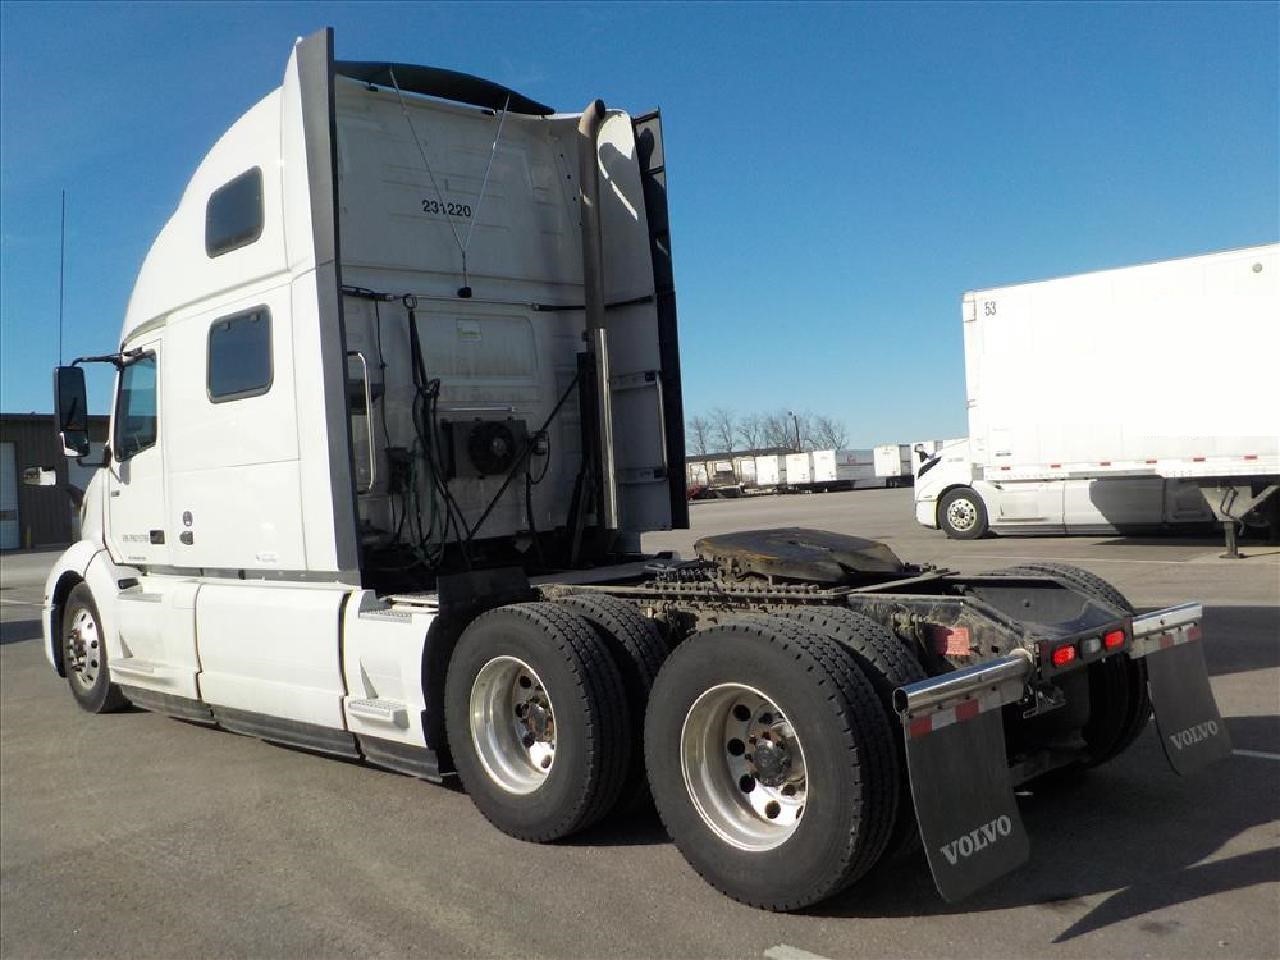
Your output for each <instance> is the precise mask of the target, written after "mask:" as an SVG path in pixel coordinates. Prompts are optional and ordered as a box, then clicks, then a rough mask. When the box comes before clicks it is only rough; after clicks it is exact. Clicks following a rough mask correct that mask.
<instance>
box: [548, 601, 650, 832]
mask: <svg viewBox="0 0 1280 960" xmlns="http://www.w3.org/2000/svg"><path fill="white" fill-rule="evenodd" d="M554 602H555V603H557V604H560V605H561V606H564V607H567V608H569V609H570V610H572V611H573V612H574V613H576V614H578V615H579V616H580V617H582V618H583V619H584V620H586V621H587V622H588V623H590V624H591V626H592V627H594V628H595V630H596V633H597V635H598V636H599V637H600V639H601V641H603V642H604V644H605V647H606V648H607V649H608V651H609V654H610V656H612V657H613V662H614V664H615V665H616V666H617V667H618V672H619V673H620V674H621V676H622V689H623V693H624V694H625V696H626V701H627V713H628V716H629V717H630V718H631V721H632V728H633V730H634V732H635V733H636V734H637V735H638V734H639V733H640V727H641V725H642V724H643V722H644V710H645V706H646V705H647V704H648V703H649V691H650V690H652V689H653V681H654V679H655V678H656V677H657V676H658V670H659V669H661V667H662V661H663V660H665V659H666V658H667V644H666V641H665V640H663V638H662V634H661V633H660V632H659V631H658V627H657V625H656V624H655V623H654V622H653V621H652V620H650V619H648V618H647V617H645V616H644V615H643V614H642V613H640V611H639V610H637V609H636V608H635V606H634V605H633V604H630V603H627V601H625V600H620V599H618V598H617V597H611V596H609V595H608V594H603V593H576V594H570V595H569V596H566V597H559V598H557V599H556V600H555V601H554ZM648 801H649V783H648V780H646V779H645V772H644V751H643V750H641V749H639V746H638V745H637V746H636V747H635V748H634V749H633V750H632V751H631V763H630V766H629V767H628V769H627V776H626V779H625V780H624V781H623V784H622V792H621V794H620V795H619V797H618V807H619V809H620V810H622V811H623V812H624V813H625V812H635V811H636V810H637V809H640V808H643V807H644V806H645V805H646V804H647V803H648Z"/></svg>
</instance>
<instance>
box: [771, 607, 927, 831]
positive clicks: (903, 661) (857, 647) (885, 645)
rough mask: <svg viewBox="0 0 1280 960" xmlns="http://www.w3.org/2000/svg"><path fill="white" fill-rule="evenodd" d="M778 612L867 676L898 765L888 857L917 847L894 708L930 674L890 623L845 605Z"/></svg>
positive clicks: (903, 748) (902, 744)
mask: <svg viewBox="0 0 1280 960" xmlns="http://www.w3.org/2000/svg"><path fill="white" fill-rule="evenodd" d="M778 616H781V617H786V618H787V619H789V620H794V621H796V622H797V623H800V624H802V625H803V626H804V627H805V628H806V629H807V630H811V631H812V632H814V633H817V634H820V635H822V636H824V637H830V638H831V639H832V640H834V641H835V642H836V643H838V644H840V646H842V647H843V648H844V649H845V650H846V651H848V653H849V654H850V655H851V656H852V657H853V659H854V661H855V662H856V663H857V664H858V667H859V668H860V669H861V670H862V673H863V675H864V676H865V677H866V678H867V679H868V680H870V681H871V686H872V687H873V688H874V689H875V692H876V697H877V698H878V699H879V700H880V706H881V708H882V709H883V711H884V716H885V721H886V723H887V724H888V726H889V729H890V730H891V731H892V735H893V742H894V745H895V747H896V748H897V749H896V754H897V758H898V766H899V771H900V773H899V777H900V783H899V787H898V810H897V815H896V817H895V819H894V823H893V830H892V832H891V833H890V834H889V845H888V848H887V849H886V851H885V852H886V854H887V855H888V856H896V855H898V854H900V853H906V852H909V851H911V850H914V849H916V848H917V847H918V846H919V842H920V832H919V831H918V830H917V829H916V818H915V810H914V808H913V806H912V802H911V778H910V776H909V775H908V773H907V745H906V741H905V739H904V736H903V731H902V724H901V723H900V722H899V721H898V714H897V712H896V711H895V710H894V709H893V691H894V690H895V689H897V688H898V687H901V686H905V685H906V684H908V683H915V682H916V681H917V680H924V679H925V677H926V676H927V675H926V674H925V672H924V667H922V666H920V661H919V660H918V659H917V658H916V655H915V654H914V653H912V652H911V650H910V649H908V648H907V646H906V644H904V643H902V642H901V641H899V640H898V638H897V637H895V636H894V635H893V631H891V630H890V629H889V628H888V627H886V626H884V624H881V623H877V622H876V621H875V620H872V619H871V618H870V617H868V616H866V615H865V614H862V613H858V612H857V611H854V610H850V609H848V608H847V607H825V606H823V607H820V606H804V607H796V608H793V609H791V610H786V611H779V612H778Z"/></svg>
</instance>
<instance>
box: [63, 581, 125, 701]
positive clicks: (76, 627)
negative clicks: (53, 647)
mask: <svg viewBox="0 0 1280 960" xmlns="http://www.w3.org/2000/svg"><path fill="white" fill-rule="evenodd" d="M61 628H62V629H61V633H60V634H59V636H58V643H59V644H61V647H62V662H63V668H64V670H65V671H66V674H67V684H68V685H69V686H70V687H71V696H72V697H74V698H75V701H76V703H78V704H79V705H80V708H81V709H82V710H86V711H88V712H89V713H115V712H117V711H120V710H123V709H125V708H126V707H127V706H129V700H128V699H127V698H126V697H125V695H124V693H123V691H121V689H120V688H119V687H118V686H116V685H115V684H114V683H112V682H111V670H110V668H109V666H108V663H107V646H106V634H105V633H104V632H103V630H102V617H101V616H99V614H98V605H97V604H96V603H95V602H94V600H93V591H92V590H90V589H89V585H88V584H87V583H77V584H76V585H75V586H74V587H72V588H71V592H70V593H69V594H67V599H66V601H65V602H64V603H63V605H62V623H61Z"/></svg>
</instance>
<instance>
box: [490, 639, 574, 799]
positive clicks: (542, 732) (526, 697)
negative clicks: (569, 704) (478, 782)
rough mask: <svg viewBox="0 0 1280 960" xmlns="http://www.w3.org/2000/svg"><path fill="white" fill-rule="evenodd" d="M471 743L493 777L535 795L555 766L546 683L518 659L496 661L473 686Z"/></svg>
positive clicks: (553, 728) (551, 710)
mask: <svg viewBox="0 0 1280 960" xmlns="http://www.w3.org/2000/svg"><path fill="white" fill-rule="evenodd" d="M471 742H472V743H473V744H474V745H475V748H476V755H477V756H478V757H479V759H480V763H481V764H482V765H483V766H484V769H485V772H486V773H488V775H489V777H490V778H491V779H492V780H493V782H494V783H496V784H497V785H498V786H500V787H501V788H502V789H503V790H506V791H508V792H509V793H532V792H533V791H534V790H537V789H538V788H539V787H541V786H542V784H543V783H545V782H546V779H547V776H548V775H549V774H550V773H551V769H552V767H553V765H554V764H555V755H556V717H555V710H554V708H553V707H552V704H551V697H550V695H549V694H548V693H547V691H546V688H545V687H544V686H543V683H542V679H541V678H540V677H539V676H538V675H537V674H536V673H535V672H534V671H533V668H532V667H530V666H529V665H528V664H527V663H525V662H524V661H523V660H521V659H519V658H517V657H510V656H503V657H495V658H494V659H492V660H490V661H489V662H488V663H486V664H485V665H484V666H483V667H481V668H480V671H479V672H478V673H477V674H476V678H475V680H474V681H473V683H472V685H471Z"/></svg>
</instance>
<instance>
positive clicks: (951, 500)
mask: <svg viewBox="0 0 1280 960" xmlns="http://www.w3.org/2000/svg"><path fill="white" fill-rule="evenodd" d="M938 526H940V527H941V528H942V531H943V532H944V533H945V534H946V535H947V536H948V537H950V538H951V539H952V540H977V539H979V538H981V537H984V536H986V533H987V531H988V529H990V528H989V526H988V524H987V506H986V504H985V503H983V502H982V497H981V496H979V495H978V492H977V491H976V490H974V489H973V488H972V487H957V488H956V489H954V490H949V491H947V493H946V495H945V496H943V498H942V499H941V500H940V501H939V502H938Z"/></svg>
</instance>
